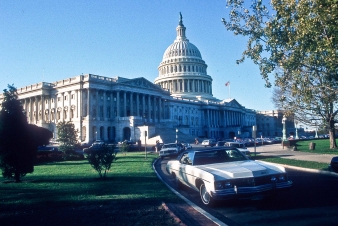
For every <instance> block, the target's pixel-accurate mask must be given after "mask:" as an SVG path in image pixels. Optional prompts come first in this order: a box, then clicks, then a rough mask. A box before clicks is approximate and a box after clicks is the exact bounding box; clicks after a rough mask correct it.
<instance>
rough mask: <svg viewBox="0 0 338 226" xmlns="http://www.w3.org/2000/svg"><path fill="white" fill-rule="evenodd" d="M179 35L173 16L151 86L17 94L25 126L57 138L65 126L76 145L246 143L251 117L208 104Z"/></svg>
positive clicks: (100, 80) (191, 51) (192, 50)
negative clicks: (172, 32) (74, 132)
mask: <svg viewBox="0 0 338 226" xmlns="http://www.w3.org/2000/svg"><path fill="white" fill-rule="evenodd" d="M185 29H186V28H185V27H184V25H183V21H182V16H180V20H179V25H178V27H177V28H176V31H177V37H176V39H175V41H174V43H173V44H172V45H170V46H169V47H168V48H167V50H166V51H165V53H164V55H163V59H162V62H161V63H160V66H159V67H158V71H159V75H158V77H157V78H156V79H155V82H154V83H152V82H150V81H148V80H146V79H145V78H135V79H128V78H123V77H116V78H109V77H103V76H98V75H93V74H86V75H79V76H75V77H72V78H67V79H64V80H60V81H57V82H54V83H47V82H41V83H38V84H33V85H29V86H25V87H22V88H18V96H19V99H20V100H21V102H22V105H23V107H24V109H25V111H26V114H27V120H28V122H29V123H32V124H36V125H38V126H42V127H44V128H48V129H50V130H51V131H52V132H53V133H54V136H55V138H57V137H56V134H57V131H56V124H57V123H58V122H60V121H72V122H73V123H74V125H75V127H76V129H78V131H79V141H81V142H82V143H91V142H93V141H95V140H99V139H100V140H104V141H108V142H118V141H122V140H139V139H140V140H141V141H142V142H143V141H145V142H147V143H150V144H154V143H155V141H156V140H162V141H163V142H174V141H175V139H176V138H175V136H177V132H176V129H178V131H179V132H178V134H179V137H180V138H181V139H186V141H188V142H192V141H193V138H194V137H215V138H218V137H220V138H231V137H234V136H236V135H237V134H238V133H240V134H241V136H242V137H245V136H246V137H249V136H251V129H252V126H253V125H255V124H256V113H255V111H253V110H250V109H246V108H245V107H243V106H241V105H240V104H239V103H238V102H237V101H236V100H235V99H228V100H219V99H217V98H215V97H213V95H212V78H211V76H210V75H208V74H207V65H206V63H205V62H204V61H203V59H202V56H201V53H200V51H199V50H198V48H197V47H196V46H195V45H193V44H192V43H190V42H189V40H188V39H187V38H186V36H185ZM2 99H3V97H2V95H0V101H1V100H2ZM144 131H147V135H148V136H147V137H145V132H144ZM181 139H180V140H181Z"/></svg>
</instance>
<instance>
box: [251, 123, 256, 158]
mask: <svg viewBox="0 0 338 226" xmlns="http://www.w3.org/2000/svg"><path fill="white" fill-rule="evenodd" d="M256 132H257V126H252V137H253V138H254V144H255V157H256V136H257V134H256Z"/></svg>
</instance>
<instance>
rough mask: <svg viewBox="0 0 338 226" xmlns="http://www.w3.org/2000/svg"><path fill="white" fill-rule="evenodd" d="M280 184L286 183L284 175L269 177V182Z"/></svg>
mask: <svg viewBox="0 0 338 226" xmlns="http://www.w3.org/2000/svg"><path fill="white" fill-rule="evenodd" d="M278 181H279V182H281V181H286V176H285V175H284V174H281V175H276V176H272V177H271V182H278Z"/></svg>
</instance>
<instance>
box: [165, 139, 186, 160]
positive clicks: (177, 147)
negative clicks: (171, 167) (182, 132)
mask: <svg viewBox="0 0 338 226" xmlns="http://www.w3.org/2000/svg"><path fill="white" fill-rule="evenodd" d="M182 150H183V145H182V144H176V143H169V144H163V146H162V149H161V150H160V153H159V156H160V157H161V159H163V158H164V157H172V156H174V157H177V156H178V155H179V154H180V153H181V152H182Z"/></svg>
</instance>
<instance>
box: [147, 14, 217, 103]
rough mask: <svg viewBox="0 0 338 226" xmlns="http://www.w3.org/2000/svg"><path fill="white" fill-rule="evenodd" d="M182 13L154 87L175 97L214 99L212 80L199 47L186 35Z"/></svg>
mask: <svg viewBox="0 0 338 226" xmlns="http://www.w3.org/2000/svg"><path fill="white" fill-rule="evenodd" d="M185 31H186V28H185V26H184V25H183V19H182V14H181V13H180V18H179V23H178V26H177V27H176V39H175V40H174V43H173V44H171V45H170V46H169V47H168V48H167V49H166V51H165V52H164V54H163V58H162V62H161V63H160V66H159V67H158V71H159V76H158V77H157V78H156V79H155V82H154V83H155V84H159V85H160V86H161V87H162V88H164V89H167V90H169V91H170V93H171V95H172V96H174V97H182V98H188V99H196V98H199V99H200V98H203V99H213V97H212V78H211V77H210V76H209V75H207V65H206V63H205V62H204V60H203V59H202V55H201V53H200V51H199V50H198V48H197V47H196V46H195V45H194V44H192V43H190V42H189V40H188V39H187V37H186V34H185Z"/></svg>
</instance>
